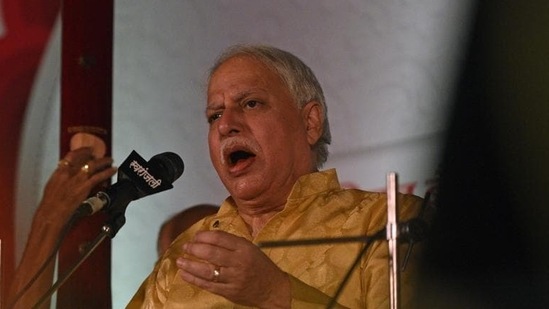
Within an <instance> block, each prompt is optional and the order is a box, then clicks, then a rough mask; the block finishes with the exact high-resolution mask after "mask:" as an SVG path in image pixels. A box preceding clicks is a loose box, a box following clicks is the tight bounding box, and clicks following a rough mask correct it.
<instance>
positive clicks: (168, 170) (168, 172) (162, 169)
mask: <svg viewBox="0 0 549 309" xmlns="http://www.w3.org/2000/svg"><path fill="white" fill-rule="evenodd" d="M149 166H150V167H152V168H154V169H155V170H156V171H157V172H158V173H160V174H161V177H162V178H163V179H164V180H166V181H169V182H170V183H173V182H174V181H176V180H177V179H178V178H179V177H180V176H181V175H182V174H183V170H185V165H184V164H183V159H181V157H180V156H179V155H178V154H176V153H173V152H163V153H159V154H157V155H155V156H153V157H152V158H151V159H150V160H149Z"/></svg>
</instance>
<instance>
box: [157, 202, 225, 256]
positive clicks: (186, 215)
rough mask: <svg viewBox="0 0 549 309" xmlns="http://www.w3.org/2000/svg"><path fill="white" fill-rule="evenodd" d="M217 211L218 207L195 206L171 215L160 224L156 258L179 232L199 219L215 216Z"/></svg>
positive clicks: (207, 205)
mask: <svg viewBox="0 0 549 309" xmlns="http://www.w3.org/2000/svg"><path fill="white" fill-rule="evenodd" d="M218 209H219V207H217V206H215V205H211V204H197V205H194V206H191V207H189V208H187V209H185V210H183V211H181V212H179V213H177V214H175V215H173V216H172V217H170V218H169V219H168V220H166V221H165V222H164V223H162V225H161V226H160V230H159V231H158V241H157V242H156V245H157V251H158V257H161V256H162V254H164V252H165V251H166V250H167V249H168V247H169V246H170V244H171V243H172V242H173V241H174V240H175V239H176V238H177V236H179V234H181V232H183V231H185V230H186V229H188V228H189V227H191V226H192V225H193V224H195V223H196V222H198V221H200V219H202V218H204V217H206V216H209V215H213V214H215V213H216V212H217V210H218Z"/></svg>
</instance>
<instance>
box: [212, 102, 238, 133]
mask: <svg viewBox="0 0 549 309" xmlns="http://www.w3.org/2000/svg"><path fill="white" fill-rule="evenodd" d="M242 125H243V119H242V112H241V111H240V110H238V109H236V108H226V109H225V110H224V111H223V114H222V115H221V117H220V118H219V119H218V120H217V129H218V130H219V134H221V135H223V136H232V135H236V134H238V133H240V132H241V131H242Z"/></svg>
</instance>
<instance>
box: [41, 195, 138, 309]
mask: <svg viewBox="0 0 549 309" xmlns="http://www.w3.org/2000/svg"><path fill="white" fill-rule="evenodd" d="M126 206H127V204H125V205H122V206H121V207H120V208H115V211H111V212H110V215H111V216H110V218H109V220H107V223H106V224H105V225H103V227H101V231H100V232H99V234H98V235H97V236H96V238H95V239H94V240H93V242H92V243H91V244H90V245H89V246H87V248H86V250H85V251H84V252H83V254H82V255H81V256H80V258H79V259H78V260H77V261H76V263H75V264H74V265H73V266H72V267H71V268H70V269H69V270H68V271H67V272H65V273H64V274H63V275H62V276H61V277H59V278H58V279H57V281H56V282H55V284H54V285H52V286H51V287H50V289H49V290H47V291H46V293H44V295H42V297H41V298H40V299H39V300H38V302H36V304H35V305H34V306H33V307H32V308H33V309H38V308H39V307H40V306H41V305H43V304H44V302H45V301H47V300H48V299H49V298H50V297H51V295H53V293H55V292H56V291H57V290H58V289H59V288H60V287H61V285H62V284H63V283H65V281H67V279H69V277H70V276H71V275H72V274H73V273H74V272H75V271H76V269H78V267H80V265H82V263H83V262H84V261H85V260H86V259H87V258H88V257H89V256H90V255H91V254H92V253H93V251H95V249H97V247H99V245H100V244H101V243H102V242H103V241H104V240H105V238H107V237H109V238H111V239H112V238H114V236H115V235H116V233H118V231H119V230H120V228H121V227H122V226H123V225H124V224H125V223H126V217H125V210H126Z"/></svg>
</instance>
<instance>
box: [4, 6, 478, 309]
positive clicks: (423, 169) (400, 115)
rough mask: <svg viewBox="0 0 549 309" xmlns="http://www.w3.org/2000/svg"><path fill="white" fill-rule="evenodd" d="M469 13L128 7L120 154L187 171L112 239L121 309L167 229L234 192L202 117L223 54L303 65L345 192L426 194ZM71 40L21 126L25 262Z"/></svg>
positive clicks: (53, 151) (119, 39) (119, 70)
mask: <svg viewBox="0 0 549 309" xmlns="http://www.w3.org/2000/svg"><path fill="white" fill-rule="evenodd" d="M467 3H468V2H467V1H451V0H443V1H440V0H420V1H413V2H411V1H400V0H384V1H378V0H367V1H364V0H347V1H332V0H322V1H321V0H318V1H308V0H298V1H296V0H291V1H290V0H284V1H270V0H259V1H244V0H231V1H201V0H196V1H179V0H166V1H147V0H117V1H116V2H115V21H114V26H115V29H114V33H115V35H114V38H115V43H114V85H113V89H114V93H113V110H114V111H113V113H114V114H113V151H112V153H113V156H114V158H115V161H116V162H117V163H121V162H122V161H123V160H124V159H125V158H126V156H127V155H128V154H129V153H130V152H131V151H132V150H136V151H137V152H138V153H139V154H141V155H142V156H143V157H144V158H146V159H149V158H150V157H151V156H153V155H155V154H157V153H160V152H165V151H173V152H176V153H178V154H179V155H180V156H181V157H182V158H183V160H184V161H185V172H184V174H183V176H182V177H181V178H180V179H179V180H177V181H176V182H175V183H174V187H175V188H174V189H173V190H171V191H167V192H163V193H160V194H158V195H155V196H150V197H146V198H144V199H142V200H138V201H135V202H133V203H132V204H131V205H130V207H129V208H128V211H127V223H126V225H125V226H124V227H123V228H122V229H121V231H120V232H119V233H118V235H117V236H116V237H115V238H114V240H113V264H112V279H113V281H112V291H113V307H114V308H122V307H124V305H125V304H126V303H127V301H128V300H129V298H130V297H131V296H132V295H133V293H134V292H135V290H136V289H137V287H138V286H139V284H140V283H141V282H142V280H143V279H144V278H145V276H146V275H147V274H148V273H149V272H150V271H151V269H152V267H153V264H154V262H155V260H156V236H157V232H158V228H159V226H160V224H161V223H162V221H163V220H165V219H166V218H167V217H169V216H170V215H172V214H173V213H175V212H177V211H180V210H182V209H184V208H187V207H188V206H191V205H193V204H197V203H205V202H206V203H220V202H221V201H222V199H223V198H225V197H226V195H227V193H226V191H225V189H224V188H223V186H222V184H221V183H220V181H219V180H218V179H217V176H216V174H215V171H214V170H213V168H212V167H211V164H210V162H209V158H208V155H207V144H206V134H207V127H208V126H207V122H206V119H205V116H204V108H205V97H204V79H205V77H206V72H207V70H208V68H209V66H210V64H211V63H212V62H213V60H214V59H215V57H216V56H217V55H218V53H219V52H220V51H221V50H222V49H223V48H225V47H227V46H228V45H230V44H234V43H250V42H253V43H267V44H272V45H276V46H278V47H281V48H283V49H286V50H289V51H291V52H293V53H295V54H296V55H298V56H300V57H301V58H302V59H303V60H304V61H305V62H306V63H307V64H309V65H310V66H311V68H312V69H313V70H314V71H315V72H316V74H317V77H318V78H319V80H320V82H321V84H322V85H323V87H324V90H325V95H326V99H327V104H328V114H329V117H330V123H331V126H332V135H333V144H332V146H331V147H330V151H331V156H330V159H329V160H328V162H327V164H326V166H325V167H326V168H332V167H335V168H337V169H338V171H339V176H340V180H341V182H342V183H343V184H344V185H345V186H348V187H361V188H365V189H371V190H383V189H384V186H385V176H386V173H387V172H390V171H395V172H397V173H398V174H399V176H400V182H401V184H402V186H401V189H402V191H405V192H409V193H414V194H417V195H420V196H422V195H423V194H424V193H425V190H427V189H428V188H429V186H430V185H431V184H432V181H433V179H434V177H435V173H436V168H437V164H438V155H439V151H440V146H441V145H440V144H439V141H440V139H441V138H442V137H443V134H444V128H445V121H446V107H447V105H448V104H449V98H450V97H451V94H452V84H453V82H454V75H455V72H456V69H457V65H458V63H459V59H460V56H461V51H462V46H461V43H462V41H463V38H464V35H465V34H466V29H467V26H468V14H467V13H468V6H467ZM0 9H1V7H0ZM0 12H1V11H0ZM5 20H6V17H4V21H5ZM0 25H2V26H1V27H0V30H1V31H3V33H6V32H7V33H9V29H6V26H5V24H4V23H3V22H2V21H1V20H0ZM59 30H60V29H59V25H58V24H57V25H56V26H55V27H54V30H53V35H52V37H51V39H50V40H49V42H48V45H47V49H46V53H45V54H44V55H43V58H42V61H41V64H40V66H39V71H38V73H37V76H36V79H35V83H34V87H33V89H32V94H31V96H30V99H29V101H28V107H27V108H26V113H25V121H24V125H23V126H22V133H21V135H22V139H21V145H20V148H19V149H18V153H19V156H18V161H17V162H18V165H17V175H18V176H17V185H16V186H15V190H16V197H17V205H18V207H17V210H16V218H17V220H16V225H17V226H16V227H17V233H16V240H17V241H16V252H17V258H19V256H20V254H21V251H22V249H23V245H24V241H25V238H26V235H27V233H28V228H29V226H28V225H29V222H30V218H31V216H32V214H33V211H34V209H35V207H36V204H37V202H38V200H39V197H40V193H41V190H42V187H43V185H44V183H45V180H46V179H47V177H48V176H49V174H50V173H51V172H52V170H53V169H54V168H55V167H56V162H57V159H58V157H59V154H58V143H59V140H58V135H59V65H60V59H59V57H60V52H59V50H60V45H59V44H60V41H59V40H60V36H59V34H60V31H59ZM0 33H2V32H0ZM2 65H10V64H9V63H8V64H5V63H2ZM2 70H4V68H2ZM0 99H1V100H2V104H5V103H4V102H8V101H7V99H6V98H0ZM2 116H4V115H2ZM16 150H17V149H12V150H10V151H16ZM116 162H115V163H116ZM98 267H100V265H98Z"/></svg>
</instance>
